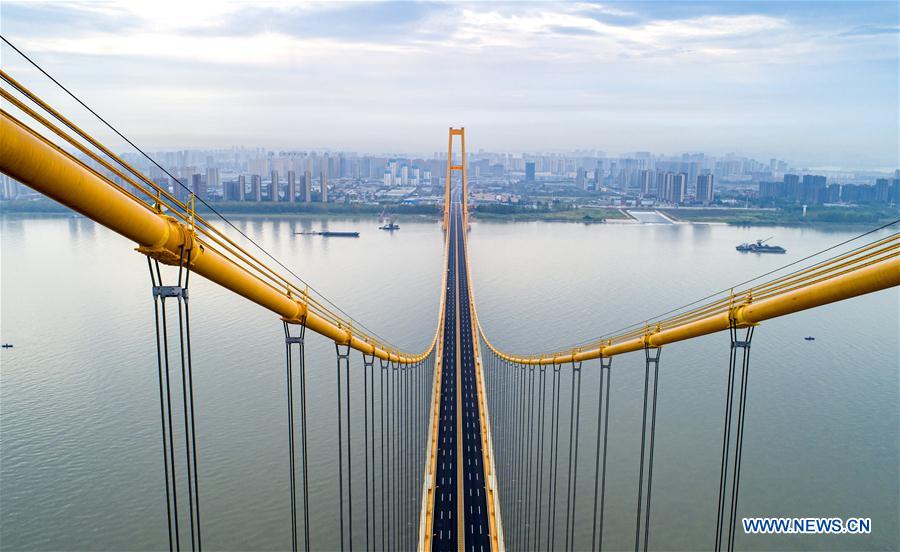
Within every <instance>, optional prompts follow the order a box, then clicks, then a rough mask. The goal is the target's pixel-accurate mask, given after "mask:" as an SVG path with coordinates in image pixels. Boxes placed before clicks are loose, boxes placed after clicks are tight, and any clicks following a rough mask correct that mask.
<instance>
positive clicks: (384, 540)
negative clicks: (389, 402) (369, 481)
mask: <svg viewBox="0 0 900 552" xmlns="http://www.w3.org/2000/svg"><path fill="white" fill-rule="evenodd" d="M387 365H388V362H387V361H386V360H381V359H379V366H380V367H381V381H380V384H379V386H378V387H379V391H380V394H381V398H380V400H379V401H378V407H379V409H380V410H381V431H380V432H379V433H378V438H379V444H380V445H381V446H380V447H379V448H380V449H381V488H380V490H381V492H380V493H379V495H380V497H381V550H382V551H385V550H387V535H386V533H387V532H386V531H385V528H386V527H388V524H389V523H390V522H389V521H387V520H386V517H385V516H387V515H388V510H387V508H385V496H386V495H387V492H388V487H387V486H386V485H385V476H384V474H385V470H384V451H385V449H387V445H386V444H385V437H386V433H385V425H384V405H385V402H386V401H385V398H384V397H385V385H384V374H385V372H386V371H387Z"/></svg>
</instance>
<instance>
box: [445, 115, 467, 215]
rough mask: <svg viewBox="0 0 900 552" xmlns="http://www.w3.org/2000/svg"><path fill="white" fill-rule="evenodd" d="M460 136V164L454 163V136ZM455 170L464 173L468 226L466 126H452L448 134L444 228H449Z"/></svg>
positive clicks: (464, 202)
mask: <svg viewBox="0 0 900 552" xmlns="http://www.w3.org/2000/svg"><path fill="white" fill-rule="evenodd" d="M454 136H459V144H460V149H461V150H462V157H461V159H460V164H459V165H454V164H453V137H454ZM453 171H458V172H461V173H462V196H461V198H460V199H461V201H460V202H461V203H462V216H463V225H464V227H468V225H469V206H468V203H469V202H468V199H467V197H468V196H467V189H466V129H465V127H459V128H453V127H450V134H449V135H448V136H447V192H446V196H445V197H444V229H445V230H446V229H447V228H449V223H450V204H451V201H452V198H451V197H450V191H451V189H452V186H451V185H450V181H451V176H452V175H453Z"/></svg>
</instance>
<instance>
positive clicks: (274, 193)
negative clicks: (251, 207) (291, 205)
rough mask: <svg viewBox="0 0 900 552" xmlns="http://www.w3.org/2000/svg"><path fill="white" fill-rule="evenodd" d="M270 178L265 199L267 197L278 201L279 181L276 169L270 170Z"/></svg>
mask: <svg viewBox="0 0 900 552" xmlns="http://www.w3.org/2000/svg"><path fill="white" fill-rule="evenodd" d="M270 180H271V182H270V184H269V195H268V197H267V198H266V199H268V200H269V201H278V187H279V186H280V183H281V179H280V178H279V175H278V171H272V173H271V178H270Z"/></svg>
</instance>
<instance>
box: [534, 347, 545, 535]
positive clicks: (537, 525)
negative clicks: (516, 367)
mask: <svg viewBox="0 0 900 552" xmlns="http://www.w3.org/2000/svg"><path fill="white" fill-rule="evenodd" d="M538 370H540V372H538V379H539V380H540V387H541V391H540V395H539V396H538V476H537V486H538V487H537V494H536V495H535V502H536V504H535V509H536V510H537V512H536V514H535V522H534V530H535V534H534V549H535V551H536V550H538V547H539V546H540V542H541V521H542V518H543V515H542V514H543V496H542V495H543V490H544V441H545V438H544V437H545V434H546V431H545V430H544V426H545V423H544V422H545V420H546V415H545V414H546V410H547V408H546V402H545V400H544V399H545V398H546V396H547V367H546V366H544V365H543V364H541V365H540V366H539V367H538Z"/></svg>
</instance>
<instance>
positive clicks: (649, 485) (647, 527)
mask: <svg viewBox="0 0 900 552" xmlns="http://www.w3.org/2000/svg"><path fill="white" fill-rule="evenodd" d="M661 352H662V349H656V359H655V360H654V361H653V371H654V374H653V412H652V414H651V417H650V458H649V460H648V464H647V509H646V512H645V513H644V552H647V549H648V547H649V545H650V507H651V504H652V503H651V501H650V496H651V495H650V492H651V490H652V489H653V450H654V445H655V444H656V403H657V399H658V397H659V396H658V395H657V391H658V389H659V355H660V353H661ZM647 354H648V355H649V354H650V353H649V350H647Z"/></svg>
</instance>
